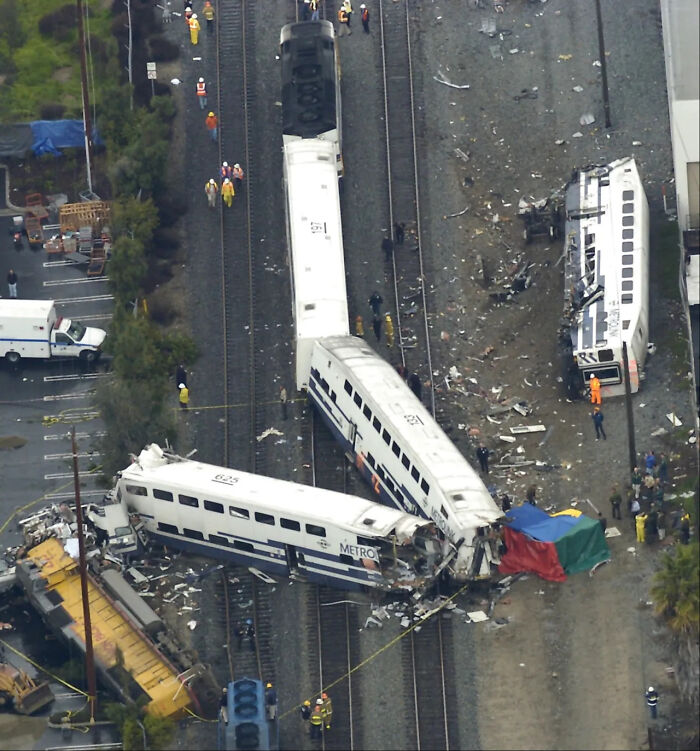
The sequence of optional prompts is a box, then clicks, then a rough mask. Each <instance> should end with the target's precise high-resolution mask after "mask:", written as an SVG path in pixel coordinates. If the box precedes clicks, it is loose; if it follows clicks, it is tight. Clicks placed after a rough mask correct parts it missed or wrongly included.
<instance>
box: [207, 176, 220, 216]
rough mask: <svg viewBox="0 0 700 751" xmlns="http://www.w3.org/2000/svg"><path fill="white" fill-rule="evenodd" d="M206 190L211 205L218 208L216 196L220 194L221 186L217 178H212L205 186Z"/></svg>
mask: <svg viewBox="0 0 700 751" xmlns="http://www.w3.org/2000/svg"><path fill="white" fill-rule="evenodd" d="M204 192H205V193H206V194H207V201H209V207H210V208H212V209H215V208H216V197H217V196H218V195H219V186H218V185H217V184H216V180H214V178H213V177H212V178H211V180H209V182H208V183H207V184H206V185H205V186H204Z"/></svg>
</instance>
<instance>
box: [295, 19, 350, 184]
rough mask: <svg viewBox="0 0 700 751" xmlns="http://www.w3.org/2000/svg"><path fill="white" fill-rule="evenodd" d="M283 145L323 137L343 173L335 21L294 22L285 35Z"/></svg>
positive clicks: (336, 164) (339, 172) (340, 171)
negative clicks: (331, 148) (330, 145)
mask: <svg viewBox="0 0 700 751" xmlns="http://www.w3.org/2000/svg"><path fill="white" fill-rule="evenodd" d="M280 58H281V61H282V142H283V143H284V144H285V145H286V144H288V143H290V142H292V141H296V140H300V139H307V138H318V139H321V140H322V141H328V142H329V143H331V144H333V148H334V159H335V168H336V175H337V176H338V177H341V176H342V174H343V157H342V116H341V97H340V65H339V62H338V51H337V47H336V43H335V31H334V29H333V24H332V23H331V22H330V21H314V22H313V23H310V22H304V23H290V24H287V25H286V26H284V27H283V28H282V31H281V33H280Z"/></svg>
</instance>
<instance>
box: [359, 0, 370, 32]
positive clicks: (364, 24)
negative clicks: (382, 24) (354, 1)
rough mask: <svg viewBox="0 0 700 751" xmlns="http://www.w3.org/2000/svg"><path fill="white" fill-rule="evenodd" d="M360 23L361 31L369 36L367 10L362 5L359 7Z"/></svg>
mask: <svg viewBox="0 0 700 751" xmlns="http://www.w3.org/2000/svg"><path fill="white" fill-rule="evenodd" d="M360 21H362V30H363V31H364V32H365V34H369V9H368V8H367V6H366V5H365V4H364V3H362V5H360Z"/></svg>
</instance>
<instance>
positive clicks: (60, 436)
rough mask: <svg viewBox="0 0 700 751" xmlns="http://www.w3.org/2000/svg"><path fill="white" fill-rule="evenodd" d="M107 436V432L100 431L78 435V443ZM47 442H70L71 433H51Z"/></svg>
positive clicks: (46, 439) (45, 437) (46, 436)
mask: <svg viewBox="0 0 700 751" xmlns="http://www.w3.org/2000/svg"><path fill="white" fill-rule="evenodd" d="M106 435H107V431H106V430H98V431H97V432H95V433H76V434H75V440H76V441H84V440H86V439H87V438H104V436H106ZM44 440H45V441H70V433H49V434H48V435H45V436H44Z"/></svg>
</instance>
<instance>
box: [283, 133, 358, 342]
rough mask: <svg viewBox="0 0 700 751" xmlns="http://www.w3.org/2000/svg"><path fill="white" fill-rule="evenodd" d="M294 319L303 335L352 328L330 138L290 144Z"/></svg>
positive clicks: (286, 157)
mask: <svg viewBox="0 0 700 751" xmlns="http://www.w3.org/2000/svg"><path fill="white" fill-rule="evenodd" d="M284 162H285V175H286V179H287V212H288V216H289V231H290V255H291V265H292V276H293V285H294V289H293V297H294V321H295V324H296V335H297V338H300V339H307V338H318V337H324V336H329V335H334V334H336V335H337V334H347V333H348V332H349V322H348V303H347V299H348V296H347V290H346V287H345V261H344V257H343V235H342V225H341V219H340V199H339V196H338V175H337V172H336V166H335V148H334V146H333V144H331V143H330V142H328V141H319V140H313V141H311V140H306V141H293V142H291V143H288V144H287V145H286V146H285V147H284Z"/></svg>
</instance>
